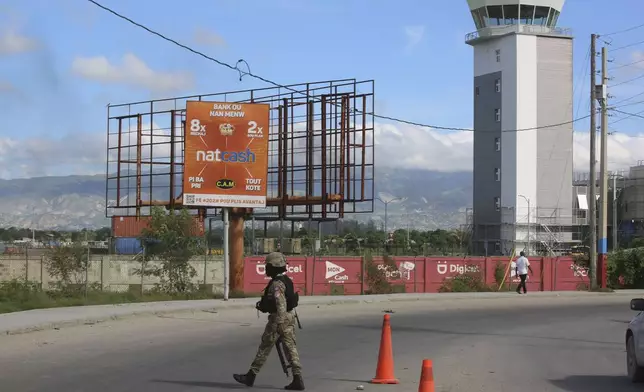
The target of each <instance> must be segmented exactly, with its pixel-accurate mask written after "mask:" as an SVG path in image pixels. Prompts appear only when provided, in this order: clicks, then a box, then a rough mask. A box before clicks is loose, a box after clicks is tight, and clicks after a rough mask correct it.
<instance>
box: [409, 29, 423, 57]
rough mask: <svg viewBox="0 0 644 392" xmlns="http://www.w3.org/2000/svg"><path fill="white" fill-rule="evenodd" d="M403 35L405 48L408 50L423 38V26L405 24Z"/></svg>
mask: <svg viewBox="0 0 644 392" xmlns="http://www.w3.org/2000/svg"><path fill="white" fill-rule="evenodd" d="M405 36H406V37H407V45H406V47H405V50H406V51H408V52H409V51H411V50H412V49H414V48H415V47H416V45H418V44H419V43H420V42H421V41H422V40H423V37H424V36H425V26H405Z"/></svg>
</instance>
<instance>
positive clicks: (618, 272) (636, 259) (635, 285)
mask: <svg viewBox="0 0 644 392" xmlns="http://www.w3.org/2000/svg"><path fill="white" fill-rule="evenodd" d="M607 275H608V284H609V286H610V287H612V288H628V289H642V288H644V248H634V249H623V250H619V251H617V252H614V253H611V254H610V255H609V256H608V266H607Z"/></svg>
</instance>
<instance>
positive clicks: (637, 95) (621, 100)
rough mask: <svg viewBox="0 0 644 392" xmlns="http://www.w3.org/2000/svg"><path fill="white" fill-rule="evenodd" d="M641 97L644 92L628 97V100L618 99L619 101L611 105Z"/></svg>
mask: <svg viewBox="0 0 644 392" xmlns="http://www.w3.org/2000/svg"><path fill="white" fill-rule="evenodd" d="M642 95H644V91H642V92H641V93H637V94H635V95H632V96H630V97H628V98H624V99H620V100H619V101H617V102H615V103H613V105H617V104H619V103H622V102H626V101H630V100H631V99H633V98H636V97H640V96H642ZM629 105H630V104H629Z"/></svg>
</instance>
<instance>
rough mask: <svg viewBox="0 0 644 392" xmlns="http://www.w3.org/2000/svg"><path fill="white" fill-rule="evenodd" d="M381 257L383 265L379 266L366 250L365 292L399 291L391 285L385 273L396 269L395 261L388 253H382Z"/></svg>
mask: <svg viewBox="0 0 644 392" xmlns="http://www.w3.org/2000/svg"><path fill="white" fill-rule="evenodd" d="M383 259H384V263H383V264H382V265H384V267H379V266H378V264H376V263H375V262H374V261H373V256H372V255H371V252H367V253H366V254H365V256H364V264H365V268H364V269H365V270H364V274H365V283H366V285H367V287H368V288H367V289H366V290H365V294H391V293H394V292H399V291H400V290H396V288H395V287H394V285H392V284H391V283H390V282H389V280H388V279H387V273H392V272H395V271H398V267H397V266H396V262H395V261H394V260H393V259H392V258H391V257H389V255H383Z"/></svg>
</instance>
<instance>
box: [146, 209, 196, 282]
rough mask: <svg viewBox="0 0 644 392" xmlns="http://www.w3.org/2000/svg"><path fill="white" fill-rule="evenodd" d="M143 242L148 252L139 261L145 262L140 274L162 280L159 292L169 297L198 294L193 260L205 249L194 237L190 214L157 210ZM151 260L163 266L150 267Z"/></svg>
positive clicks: (153, 214)
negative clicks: (191, 261) (168, 294)
mask: <svg viewBox="0 0 644 392" xmlns="http://www.w3.org/2000/svg"><path fill="white" fill-rule="evenodd" d="M140 240H141V243H143V244H144V251H143V253H142V254H141V255H139V256H138V257H137V258H138V259H139V261H140V262H141V268H140V269H138V270H137V273H138V274H140V275H143V276H155V277H158V278H159V280H160V283H159V288H160V290H161V291H163V292H165V293H171V294H174V293H188V292H193V291H198V287H197V286H196V285H195V284H193V283H192V278H194V277H195V276H196V275H197V271H196V270H195V269H194V267H193V266H191V265H190V259H191V258H192V257H193V256H195V255H197V254H201V253H202V252H204V251H205V249H203V244H201V243H200V241H199V239H198V238H196V237H194V236H193V218H192V216H191V215H190V214H189V213H188V210H186V209H182V210H180V211H178V212H177V211H170V212H169V213H166V212H165V211H164V210H163V209H162V208H157V207H155V208H154V209H153V210H152V219H151V220H150V225H149V228H145V229H144V230H143V232H142V234H141V237H140ZM151 260H157V261H158V262H159V265H154V266H152V265H149V262H150V261H151Z"/></svg>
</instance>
